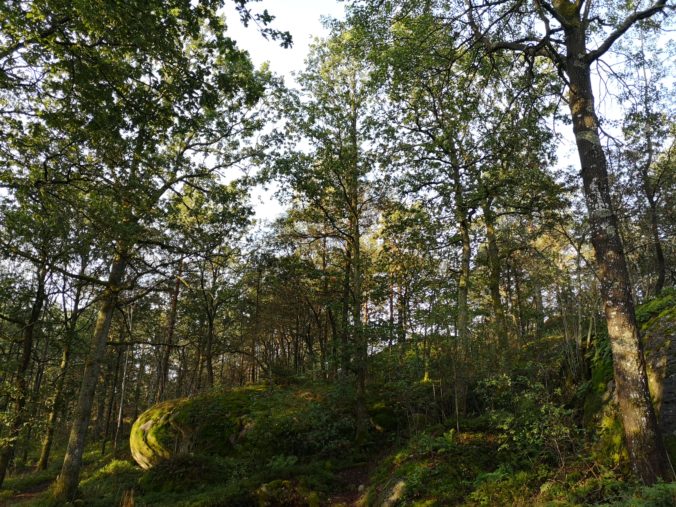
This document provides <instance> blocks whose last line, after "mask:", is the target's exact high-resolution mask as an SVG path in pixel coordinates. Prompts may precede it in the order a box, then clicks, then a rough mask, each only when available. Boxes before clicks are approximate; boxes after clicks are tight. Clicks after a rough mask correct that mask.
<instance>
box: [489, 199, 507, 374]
mask: <svg viewBox="0 0 676 507" xmlns="http://www.w3.org/2000/svg"><path fill="white" fill-rule="evenodd" d="M483 211H484V221H485V223H486V240H487V242H488V252H487V253H488V270H489V275H488V288H489V291H490V294H491V305H492V307H493V314H494V315H493V319H494V320H493V322H494V323H495V333H496V334H497V337H498V342H499V344H500V348H501V349H502V350H501V353H502V357H503V358H504V359H505V360H506V362H507V363H508V362H509V340H508V337H507V326H506V325H505V311H504V308H503V307H502V300H501V298H500V252H499V250H498V242H497V240H496V237H495V216H494V215H493V210H492V208H491V200H490V199H489V198H486V199H484V202H483Z"/></svg>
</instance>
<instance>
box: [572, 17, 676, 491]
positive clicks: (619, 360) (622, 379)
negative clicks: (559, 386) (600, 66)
mask: <svg viewBox="0 0 676 507" xmlns="http://www.w3.org/2000/svg"><path fill="white" fill-rule="evenodd" d="M565 35H566V46H567V57H566V71H567V74H568V78H569V81H570V84H569V86H570V100H569V106H570V111H571V116H572V120H573V132H574V133H575V140H576V144H577V149H578V154H579V157H580V163H581V166H582V181H583V185H584V194H585V200H586V203H587V210H588V213H589V222H590V225H591V234H592V236H591V239H592V244H593V246H594V252H595V256H596V263H597V266H598V271H599V278H600V280H601V295H602V297H603V301H604V310H605V315H606V321H607V324H608V336H609V338H610V344H611V349H612V354H613V368H614V378H615V384H616V390H617V398H618V401H619V405H620V413H621V414H622V423H623V425H624V433H625V437H626V441H627V447H628V450H629V456H630V459H631V463H632V466H633V468H634V470H635V472H636V473H637V475H638V476H639V477H640V478H641V480H642V481H643V482H644V483H646V484H652V483H654V482H656V481H657V480H659V479H663V480H665V481H667V482H668V481H671V480H673V478H674V474H673V470H672V468H671V465H670V463H669V458H668V455H667V452H666V449H665V447H664V444H663V442H662V438H661V434H660V431H659V428H658V426H657V418H656V416H655V411H654V409H653V406H652V402H651V400H650V393H649V391H648V381H647V376H646V369H645V359H644V357H643V348H642V344H641V338H640V334H639V329H638V325H637V323H636V317H635V313H634V302H633V299H632V295H631V288H630V284H629V273H628V271H627V265H626V261H625V256H624V250H623V247H622V242H621V239H620V236H619V228H618V221H617V217H616V215H615V213H614V211H613V209H612V205H611V199H610V189H609V182H608V166H607V161H606V156H605V153H604V152H603V148H602V146H601V141H600V139H599V132H598V130H599V129H598V119H597V116H596V112H595V108H594V97H593V88H592V84H591V77H590V76H591V71H590V63H589V62H588V61H586V60H585V59H584V57H585V55H586V49H585V31H584V28H583V27H581V26H576V25H569V26H567V27H566V30H565Z"/></svg>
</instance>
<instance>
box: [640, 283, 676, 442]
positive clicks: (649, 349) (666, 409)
mask: <svg viewBox="0 0 676 507" xmlns="http://www.w3.org/2000/svg"><path fill="white" fill-rule="evenodd" d="M656 302H659V303H661V304H659V305H654V306H655V307H656V308H655V311H653V312H651V314H649V315H647V317H650V318H649V319H648V320H647V321H646V322H645V323H644V324H643V326H642V331H643V342H644V344H645V357H646V366H647V369H648V381H649V384H650V394H651V395H652V397H653V401H654V403H655V408H656V410H657V413H658V420H659V424H660V428H661V430H662V434H663V435H664V436H665V437H666V438H676V296H673V295H667V296H666V297H664V298H662V299H661V300H656Z"/></svg>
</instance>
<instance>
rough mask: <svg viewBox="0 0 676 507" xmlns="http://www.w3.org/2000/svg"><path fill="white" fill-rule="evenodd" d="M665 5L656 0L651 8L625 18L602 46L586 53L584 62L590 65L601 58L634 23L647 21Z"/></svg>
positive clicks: (664, 2)
mask: <svg viewBox="0 0 676 507" xmlns="http://www.w3.org/2000/svg"><path fill="white" fill-rule="evenodd" d="M666 4H667V0H657V2H655V3H654V4H653V5H652V6H650V7H648V8H647V9H645V10H642V11H636V12H635V13H634V14H632V15H631V16H629V17H627V18H626V19H625V20H624V21H623V22H622V23H621V24H620V26H618V27H617V28H616V29H615V31H614V32H612V33H611V34H610V35H609V36H608V38H607V39H606V40H605V41H603V44H601V45H600V46H599V47H598V48H597V49H595V50H594V51H591V52H589V53H587V55H586V56H585V58H584V60H585V62H587V63H592V62H593V61H594V60H598V59H599V58H600V57H601V56H603V55H604V54H605V53H606V51H608V50H609V49H610V48H611V46H612V45H613V44H614V43H615V41H616V40H617V39H619V38H620V37H622V35H624V34H625V33H626V32H627V30H629V29H630V28H631V27H632V26H634V24H635V23H637V22H638V21H640V20H642V19H647V18H649V17H651V16H653V15H655V14H657V13H658V12H660V11H662V10H664V8H665V6H666Z"/></svg>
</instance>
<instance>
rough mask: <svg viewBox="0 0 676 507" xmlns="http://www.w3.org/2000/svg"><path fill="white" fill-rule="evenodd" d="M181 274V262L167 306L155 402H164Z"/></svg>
mask: <svg viewBox="0 0 676 507" xmlns="http://www.w3.org/2000/svg"><path fill="white" fill-rule="evenodd" d="M182 272H183V261H181V262H180V263H179V265H178V273H177V274H176V281H175V282H174V290H173V292H172V293H171V303H170V304H169V322H168V323H167V337H166V344H165V345H164V351H163V354H162V361H161V363H160V368H159V382H158V385H157V401H164V396H165V390H166V387H167V382H168V380H169V359H170V358H171V348H172V347H173V344H174V332H175V329H176V315H177V312H178V295H179V292H180V290H181V274H182Z"/></svg>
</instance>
